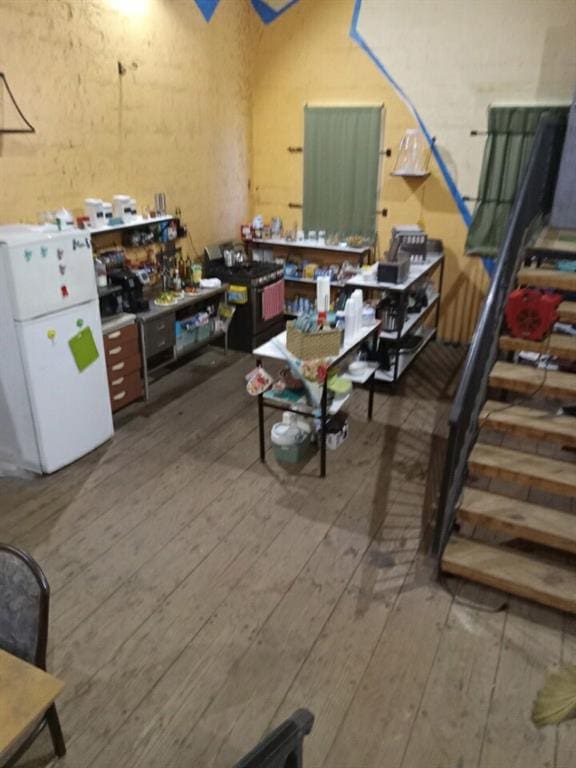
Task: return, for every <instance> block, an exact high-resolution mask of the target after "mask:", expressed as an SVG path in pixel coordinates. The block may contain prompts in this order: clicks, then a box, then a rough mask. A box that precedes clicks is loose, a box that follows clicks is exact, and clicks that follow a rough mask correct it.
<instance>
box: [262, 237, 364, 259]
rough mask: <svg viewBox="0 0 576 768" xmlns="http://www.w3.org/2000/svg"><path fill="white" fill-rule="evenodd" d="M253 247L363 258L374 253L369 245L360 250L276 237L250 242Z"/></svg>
mask: <svg viewBox="0 0 576 768" xmlns="http://www.w3.org/2000/svg"><path fill="white" fill-rule="evenodd" d="M249 242H250V244H251V245H252V246H257V247H258V248H262V249H265V248H266V247H268V248H274V247H276V248H288V249H292V250H302V251H306V250H308V251H331V252H333V253H339V254H340V255H346V254H348V255H351V256H361V255H364V254H368V253H371V252H372V245H370V244H367V245H363V246H361V247H359V248H353V247H350V246H348V245H340V244H339V243H335V244H334V245H327V244H326V242H322V241H320V240H286V239H285V238H283V237H274V238H269V239H266V240H263V239H257V240H256V239H255V240H251V241H249Z"/></svg>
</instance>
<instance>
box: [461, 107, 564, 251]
mask: <svg viewBox="0 0 576 768" xmlns="http://www.w3.org/2000/svg"><path fill="white" fill-rule="evenodd" d="M567 109H568V108H567V107H565V108H564V107H546V106H538V107H490V109H489V111H488V138H487V140H486V145H485V147H484V158H483V161H482V171H481V173H480V183H479V186H478V200H477V203H476V207H475V209H474V214H473V218H472V223H471V225H470V229H469V230H468V237H467V239H466V252H467V253H468V254H470V255H474V256H488V257H491V258H493V257H495V256H497V255H498V250H499V248H500V241H501V239H502V237H503V235H504V230H505V228H506V223H507V221H508V216H509V215H510V211H511V208H512V204H513V202H514V196H515V194H516V189H517V187H518V184H519V182H520V180H521V178H522V172H523V170H524V167H525V165H526V162H527V160H528V157H529V156H530V150H531V149H532V142H533V141H534V134H535V133H536V128H537V126H538V121H539V120H540V117H541V116H542V115H543V114H544V113H545V112H553V113H557V114H566V113H567Z"/></svg>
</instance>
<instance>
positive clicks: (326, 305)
mask: <svg viewBox="0 0 576 768" xmlns="http://www.w3.org/2000/svg"><path fill="white" fill-rule="evenodd" d="M329 309H330V278H329V277H318V278H316V310H317V311H318V312H328V310H329Z"/></svg>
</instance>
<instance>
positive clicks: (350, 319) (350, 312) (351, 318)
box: [344, 297, 356, 344]
mask: <svg viewBox="0 0 576 768" xmlns="http://www.w3.org/2000/svg"><path fill="white" fill-rule="evenodd" d="M355 304H356V302H355V300H354V299H353V298H352V297H350V298H349V299H348V300H347V301H346V306H345V307H344V344H349V343H350V342H351V341H352V339H353V338H354V337H355V336H356V306H355Z"/></svg>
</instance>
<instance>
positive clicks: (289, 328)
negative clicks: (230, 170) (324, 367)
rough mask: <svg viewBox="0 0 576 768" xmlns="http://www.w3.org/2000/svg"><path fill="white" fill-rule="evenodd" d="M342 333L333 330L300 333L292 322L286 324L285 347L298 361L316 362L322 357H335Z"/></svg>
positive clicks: (338, 349)
mask: <svg viewBox="0 0 576 768" xmlns="http://www.w3.org/2000/svg"><path fill="white" fill-rule="evenodd" d="M341 340H342V332H341V331H340V330H339V329H338V328H336V329H335V330H332V329H330V330H326V331H318V332H317V333H302V331H299V330H298V329H297V328H295V327H294V322H293V321H291V322H288V323H286V347H287V348H288V352H290V353H291V354H293V355H294V357H298V358H300V360H318V359H320V358H322V357H336V356H337V355H338V354H339V352H340V344H341Z"/></svg>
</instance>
